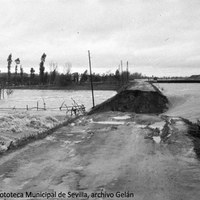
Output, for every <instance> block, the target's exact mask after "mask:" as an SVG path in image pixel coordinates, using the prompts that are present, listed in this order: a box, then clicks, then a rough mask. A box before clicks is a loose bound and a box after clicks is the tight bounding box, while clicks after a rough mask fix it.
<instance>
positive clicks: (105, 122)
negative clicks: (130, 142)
mask: <svg viewBox="0 0 200 200" xmlns="http://www.w3.org/2000/svg"><path fill="white" fill-rule="evenodd" d="M92 123H95V124H110V125H115V124H118V125H122V124H125V122H115V121H100V122H92Z"/></svg>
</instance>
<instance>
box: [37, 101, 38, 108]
mask: <svg viewBox="0 0 200 200" xmlns="http://www.w3.org/2000/svg"><path fill="white" fill-rule="evenodd" d="M37 110H38V101H37Z"/></svg>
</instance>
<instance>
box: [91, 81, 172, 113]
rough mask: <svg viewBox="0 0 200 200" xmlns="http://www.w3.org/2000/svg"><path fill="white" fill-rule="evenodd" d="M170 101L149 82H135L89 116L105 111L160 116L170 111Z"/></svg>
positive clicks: (95, 108) (98, 106)
mask: <svg viewBox="0 0 200 200" xmlns="http://www.w3.org/2000/svg"><path fill="white" fill-rule="evenodd" d="M168 103H169V101H168V99H167V97H166V96H164V95H163V94H162V93H161V92H160V91H159V90H158V88H156V87H155V86H154V85H152V84H151V83H148V82H133V83H130V84H129V85H127V86H126V87H123V88H121V89H120V90H119V92H118V93H117V94H116V95H115V96H114V97H112V98H110V99H108V100H106V101H104V102H103V103H101V104H99V105H97V106H95V107H94V108H93V109H92V110H91V111H90V112H89V113H88V114H93V113H96V112H104V111H121V112H135V113H154V114H160V113H163V112H164V111H166V110H167V109H168Z"/></svg>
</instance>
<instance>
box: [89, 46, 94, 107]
mask: <svg viewBox="0 0 200 200" xmlns="http://www.w3.org/2000/svg"><path fill="white" fill-rule="evenodd" d="M88 58H89V67H90V83H91V90H92V104H93V108H94V106H95V104H94V90H93V81H92V67H91V58H90V51H89V50H88Z"/></svg>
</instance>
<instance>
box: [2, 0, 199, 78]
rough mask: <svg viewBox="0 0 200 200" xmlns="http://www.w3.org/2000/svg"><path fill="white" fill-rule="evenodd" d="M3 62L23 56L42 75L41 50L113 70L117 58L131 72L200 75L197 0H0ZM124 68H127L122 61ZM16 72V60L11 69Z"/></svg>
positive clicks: (80, 66) (75, 65)
mask: <svg viewBox="0 0 200 200" xmlns="http://www.w3.org/2000/svg"><path fill="white" fill-rule="evenodd" d="M0 3H1V6H0V47H1V50H0V66H1V71H6V66H7V62H6V60H7V57H8V55H9V54H10V53H12V55H13V60H14V59H16V58H18V57H19V58H20V60H21V64H22V65H23V67H24V70H25V71H26V72H29V71H30V68H31V67H34V68H35V69H36V72H38V69H39V62H40V57H41V55H42V54H43V53H44V52H45V53H46V54H47V58H46V63H45V67H46V70H49V63H50V62H51V61H54V62H57V63H58V64H59V66H60V67H59V70H60V71H61V72H62V71H63V67H62V66H64V64H65V63H67V62H70V63H72V71H79V72H83V71H84V70H85V69H87V68H88V55H87V51H88V50H90V51H91V57H92V66H93V71H95V72H101V73H105V72H108V71H109V70H110V71H111V72H114V71H115V70H116V69H117V68H118V65H119V64H120V60H123V62H124V65H125V62H126V61H127V60H128V61H129V69H130V71H131V72H135V71H137V72H141V73H143V74H146V75H154V76H170V75H171V76H176V75H177V76H179V75H184V76H185V75H188V76H189V75H192V74H200V1H199V0H0ZM124 68H125V66H124ZM11 70H12V71H13V72H14V63H12V69H11Z"/></svg>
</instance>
